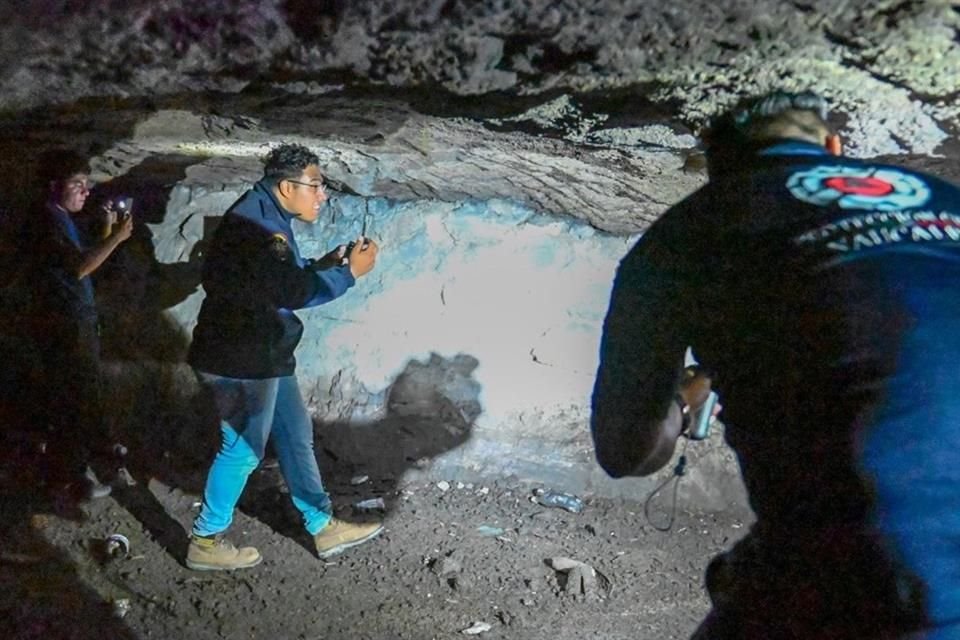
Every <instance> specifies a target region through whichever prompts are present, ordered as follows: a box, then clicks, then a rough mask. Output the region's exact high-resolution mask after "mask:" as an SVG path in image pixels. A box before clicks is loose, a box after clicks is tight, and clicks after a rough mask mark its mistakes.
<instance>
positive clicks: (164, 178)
mask: <svg viewBox="0 0 960 640" xmlns="http://www.w3.org/2000/svg"><path fill="white" fill-rule="evenodd" d="M196 162H197V159H196V158H192V157H189V156H179V155H165V156H151V157H149V158H147V159H146V160H144V161H143V162H141V163H140V164H138V165H137V166H135V167H133V168H131V169H130V170H129V171H127V173H125V174H124V175H122V176H119V177H117V178H114V179H113V180H111V181H110V182H108V183H105V184H104V185H102V186H100V187H98V188H97V189H96V190H95V193H94V194H92V197H91V200H92V202H91V203H89V204H88V205H87V206H86V207H85V210H86V211H87V212H88V216H90V217H91V218H93V217H94V216H95V215H96V213H95V212H96V211H97V210H99V208H100V206H101V205H102V204H103V203H104V202H105V201H107V200H109V199H111V198H114V197H117V196H130V197H133V199H134V204H133V220H134V227H133V235H132V236H131V237H130V239H129V240H127V241H126V242H124V243H123V244H122V245H120V246H119V247H118V248H117V249H116V250H115V251H114V252H113V253H112V254H111V255H110V257H109V258H108V259H107V261H106V262H104V264H103V265H102V266H101V267H100V268H99V269H98V270H97V271H96V272H95V273H94V276H93V281H94V288H95V290H96V296H97V309H98V311H99V313H100V324H101V343H102V349H103V359H104V360H125V361H143V360H146V361H161V362H181V361H183V359H184V357H185V355H186V350H187V346H188V345H189V337H188V336H187V335H186V334H185V333H184V331H183V329H181V328H180V327H179V326H177V325H176V323H174V322H173V321H171V320H170V319H169V318H166V317H165V316H164V315H163V311H164V310H166V309H169V308H171V307H173V306H175V305H177V304H179V303H180V302H182V301H183V300H184V299H186V298H187V297H188V296H189V295H190V294H192V293H194V292H195V291H196V290H197V289H198V288H199V286H200V270H201V267H202V260H201V259H200V254H201V251H202V247H203V246H204V242H203V241H200V242H197V243H196V244H195V245H194V250H193V251H192V252H191V254H190V256H189V259H188V260H187V261H185V262H174V263H162V262H160V261H159V260H157V258H156V252H155V249H154V242H153V236H152V233H151V231H150V229H149V227H148V226H147V225H148V224H159V223H161V222H163V220H164V216H165V214H166V209H167V204H168V202H169V199H170V194H171V192H172V190H173V188H174V187H175V186H176V185H177V183H179V182H181V181H182V180H183V179H184V178H186V169H187V167H189V166H191V165H193V164H196Z"/></svg>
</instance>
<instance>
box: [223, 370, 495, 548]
mask: <svg viewBox="0 0 960 640" xmlns="http://www.w3.org/2000/svg"><path fill="white" fill-rule="evenodd" d="M478 365H479V362H478V361H477V359H476V358H474V357H472V356H469V355H465V354H459V355H457V356H454V357H452V358H444V357H442V356H440V355H438V354H436V353H434V354H431V355H430V357H429V358H428V359H427V360H426V361H423V362H420V361H416V360H411V361H410V362H408V363H407V365H406V367H405V368H404V370H403V371H402V372H401V373H400V374H399V375H398V376H397V378H396V379H395V380H394V382H393V383H392V384H391V385H390V387H389V389H388V391H387V394H386V402H385V415H384V416H383V417H382V418H380V419H378V420H375V421H371V422H366V423H350V422H346V421H335V422H322V421H315V422H314V432H315V434H316V441H315V450H316V455H317V460H318V463H319V465H320V473H321V476H322V477H323V482H324V486H325V487H326V489H327V492H328V493H329V494H330V497H331V500H332V501H333V505H334V510H335V513H336V515H337V516H338V517H342V518H344V519H346V520H349V521H353V522H364V521H371V520H381V519H383V518H384V517H385V516H388V515H389V514H390V513H391V512H392V511H393V510H394V508H395V506H396V503H397V500H398V495H397V492H398V486H399V483H400V481H401V480H402V478H403V476H404V474H405V473H406V472H407V471H408V470H410V469H425V468H426V467H428V466H429V464H430V461H431V460H432V459H434V458H436V457H437V456H440V455H442V454H444V453H447V452H449V451H452V450H454V449H456V448H458V447H461V446H463V445H464V444H465V443H466V442H467V441H468V440H469V439H470V436H471V435H472V431H473V427H474V423H475V421H476V419H477V417H478V416H479V415H480V412H481V409H480V403H479V400H478V396H479V393H480V385H479V383H477V382H476V381H475V380H474V379H473V372H474V370H475V369H476V368H477V366H478ZM362 478H365V479H363V481H362V482H361V481H360V480H361V479H362ZM280 486H283V479H282V476H281V474H280V471H279V469H278V468H277V467H275V466H274V465H272V464H270V463H269V457H268V463H267V464H266V465H261V468H260V469H259V470H258V471H257V472H255V473H254V474H253V475H252V476H251V478H250V483H249V484H248V486H247V490H246V491H245V493H244V497H243V498H242V499H241V501H240V508H241V509H243V511H244V512H245V513H247V514H248V515H250V516H252V517H254V518H256V519H258V520H260V521H262V522H264V523H265V524H267V525H268V526H269V527H271V528H272V529H274V530H275V531H277V532H278V533H280V534H281V535H285V536H287V537H290V538H291V539H293V540H295V541H297V542H298V543H300V544H301V545H302V546H304V548H306V549H308V550H309V551H310V552H311V553H313V552H314V549H313V542H312V540H310V538H309V536H308V535H307V534H306V532H305V530H304V529H303V524H302V522H301V518H300V514H299V512H298V511H297V510H296V509H295V508H294V507H293V505H292V504H291V502H290V496H289V494H287V493H285V492H282V491H278V488H279V487H280ZM378 498H379V499H382V501H383V506H382V508H377V507H375V508H358V507H357V506H356V504H357V503H358V502H361V501H366V500H376V499H378Z"/></svg>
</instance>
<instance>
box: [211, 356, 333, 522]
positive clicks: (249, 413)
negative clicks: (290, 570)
mask: <svg viewBox="0 0 960 640" xmlns="http://www.w3.org/2000/svg"><path fill="white" fill-rule="evenodd" d="M197 377H198V378H199V379H200V381H201V382H202V383H203V384H204V386H206V388H207V389H208V390H209V391H210V392H211V394H212V396H213V399H214V402H215V403H216V407H217V413H218V415H219V417H220V432H221V436H222V441H221V444H220V451H219V452H218V453H217V455H216V458H214V460H213V465H212V466H211V467H210V473H209V474H208V475H207V484H206V487H205V489H204V492H203V506H202V507H201V509H200V515H198V516H197V519H196V520H195V521H194V523H193V533H194V534H196V535H201V536H210V535H214V534H216V533H220V532H222V531H225V530H226V529H227V528H228V527H229V526H230V523H231V522H232V521H233V510H234V508H235V507H236V506H237V501H238V500H240V494H241V493H243V488H244V487H245V486H246V484H247V478H249V477H250V474H251V473H252V472H253V470H254V469H256V468H257V465H259V464H260V461H261V460H263V456H264V452H265V450H266V446H267V438H268V437H270V435H271V434H272V435H273V446H274V449H276V452H277V456H278V457H279V460H280V471H281V473H283V478H284V480H286V483H287V487H289V489H290V497H291V498H292V499H293V504H294V506H296V508H297V509H299V511H300V513H301V514H303V523H304V526H305V527H306V529H307V531H308V532H309V533H310V535H314V534H316V533H317V532H319V531H320V530H321V529H323V528H324V527H325V526H326V525H327V523H328V522H330V514H331V512H332V506H331V504H330V496H329V495H327V492H326V490H325V489H324V488H323V482H322V481H321V479H320V469H319V467H318V466H317V458H316V456H315V455H314V452H313V422H312V421H311V420H310V414H309V413H307V408H306V407H305V406H304V404H303V399H302V398H301V396H300V389H299V387H298V386H297V378H296V376H286V377H282V378H265V379H262V380H255V379H240V378H226V377H223V376H217V375H213V374H210V373H205V372H202V371H197Z"/></svg>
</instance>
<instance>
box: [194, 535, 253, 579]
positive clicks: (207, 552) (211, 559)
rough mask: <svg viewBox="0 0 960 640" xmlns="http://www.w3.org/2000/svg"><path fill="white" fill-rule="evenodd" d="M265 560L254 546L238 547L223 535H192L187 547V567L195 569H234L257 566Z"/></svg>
mask: <svg viewBox="0 0 960 640" xmlns="http://www.w3.org/2000/svg"><path fill="white" fill-rule="evenodd" d="M261 560H263V556H261V555H260V552H259V551H257V550H256V549H254V548H253V547H240V548H239V549H237V548H236V547H235V546H233V543H232V542H230V541H229V540H227V539H226V538H224V537H223V536H222V535H216V536H214V537H212V538H202V537H200V536H197V535H192V536H190V546H189V548H187V567H189V568H190V569H193V570H195V571H232V570H234V569H247V568H248V567H255V566H257V565H258V564H260V561H261Z"/></svg>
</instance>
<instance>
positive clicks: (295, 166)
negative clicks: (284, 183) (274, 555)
mask: <svg viewBox="0 0 960 640" xmlns="http://www.w3.org/2000/svg"><path fill="white" fill-rule="evenodd" d="M311 164H320V158H318V157H317V154H315V153H314V152H313V151H310V149H308V148H306V147H305V146H303V145H302V144H289V143H288V144H281V145H280V146H279V147H275V148H273V149H272V150H271V151H270V153H268V154H267V157H266V159H265V161H264V166H263V177H264V178H265V179H267V180H273V181H275V182H278V181H280V180H283V179H284V178H299V177H300V175H301V174H302V173H303V170H304V169H306V168H307V167H308V166H310V165H311Z"/></svg>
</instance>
